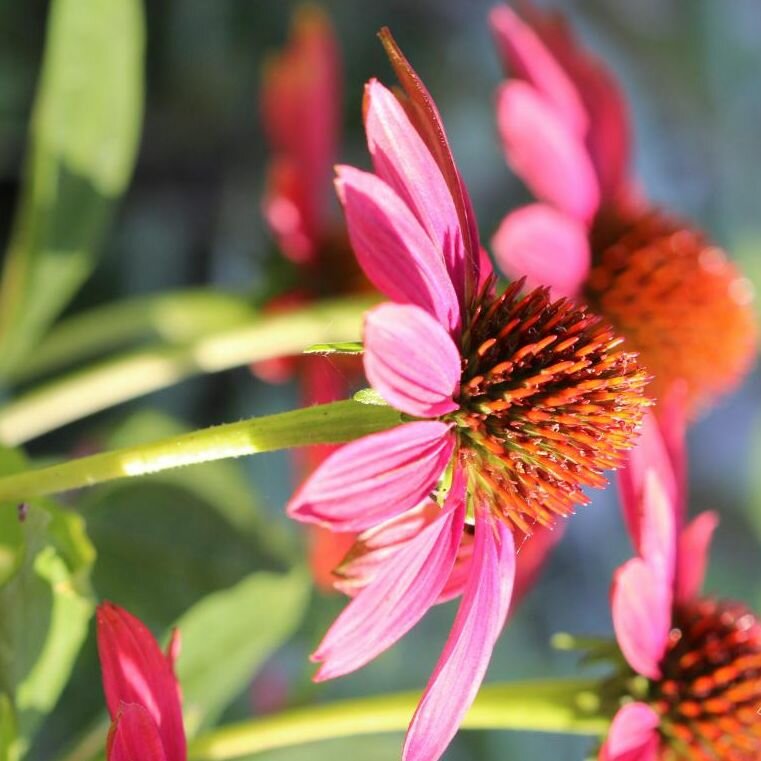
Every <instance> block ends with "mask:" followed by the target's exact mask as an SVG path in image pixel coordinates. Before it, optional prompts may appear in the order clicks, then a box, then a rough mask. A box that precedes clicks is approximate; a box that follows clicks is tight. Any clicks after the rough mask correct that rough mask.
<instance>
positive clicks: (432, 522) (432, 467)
mask: <svg viewBox="0 0 761 761" xmlns="http://www.w3.org/2000/svg"><path fill="white" fill-rule="evenodd" d="M381 38H382V40H383V42H384V45H385V47H386V50H387V52H388V53H389V57H390V59H391V62H392V65H393V66H394V68H395V70H396V73H397V75H398V77H399V79H400V81H401V84H402V87H403V89H404V95H400V96H399V97H397V96H396V95H394V94H393V93H392V92H391V91H390V90H388V89H387V88H386V87H384V86H383V85H382V84H380V83H379V82H378V81H376V80H371V81H370V82H369V83H368V85H367V87H366V91H365V104H364V109H363V112H364V118H365V130H366V133H367V141H368V147H369V150H370V154H371V156H372V160H373V167H374V172H372V173H370V172H364V171H361V170H359V169H355V168H353V167H349V166H340V167H338V169H337V175H338V177H337V181H336V185H337V190H338V195H339V198H340V200H341V202H342V204H343V207H344V211H345V214H346V220H347V225H348V230H349V237H350V240H351V243H352V246H353V249H354V252H355V254H356V256H357V259H358V260H359V263H360V265H361V266H362V268H363V270H364V271H365V273H366V275H367V277H368V278H369V280H370V281H371V282H372V283H373V284H374V285H375V286H376V287H377V288H378V289H379V290H380V291H381V292H382V293H384V294H385V295H386V296H387V297H388V298H389V299H390V302H387V303H384V304H382V305H380V306H378V307H376V308H374V309H372V310H371V311H370V312H369V313H368V314H367V315H366V319H365V325H364V367H365V373H366V375H367V378H368V380H369V381H370V383H371V385H372V387H373V388H374V389H375V390H376V391H377V392H378V393H379V394H380V395H381V396H382V397H383V398H384V399H385V401H386V402H388V403H389V404H390V405H392V406H394V407H395V408H397V409H398V410H400V411H401V412H402V413H404V414H405V415H406V416H408V422H405V423H403V424H401V425H399V426H398V427H395V428H392V429H390V430H387V431H384V432H381V433H377V434H373V435H370V436H365V437H364V438H361V439H358V440H356V441H354V442H352V443H350V444H347V445H345V446H343V447H342V448H341V449H339V450H338V451H336V452H335V453H333V454H332V455H331V456H330V457H328V459H327V460H326V461H325V462H324V463H323V464H322V465H321V466H320V467H319V468H317V470H316V471H315V472H314V473H313V474H312V476H311V477H310V478H309V479H308V480H307V481H306V483H305V484H304V485H303V486H302V488H301V489H300V490H299V491H298V492H297V493H296V495H295V496H294V497H293V499H292V500H291V502H290V504H289V506H288V512H289V514H290V515H291V516H292V517H294V518H295V519H297V520H300V521H305V522H309V523H315V524H318V525H324V526H328V527H331V528H332V529H334V530H338V531H356V532H363V538H362V540H361V541H362V542H363V543H364V545H365V547H366V548H368V549H372V552H371V553H369V554H368V553H364V552H363V551H362V548H359V551H358V553H357V555H356V556H355V557H352V558H351V559H350V561H349V567H348V569H344V571H346V577H347V585H348V586H349V587H350V588H353V589H354V590H355V592H356V596H355V597H354V599H353V600H352V601H351V602H350V603H349V605H348V606H347V607H346V609H345V610H344V611H343V612H342V613H341V615H340V616H339V617H338V619H337V620H336V621H335V623H334V624H333V626H332V627H331V628H330V630H329V632H328V633H327V635H326V636H325V638H324V639H323V641H322V643H321V644H320V646H319V647H318V649H317V651H316V652H315V653H314V656H313V658H314V660H315V661H317V662H319V663H320V664H321V666H320V669H319V671H318V673H317V676H316V678H317V679H318V680H324V679H329V678H333V677H337V676H341V675H343V674H347V673H349V672H351V671H354V670H355V669H358V668H360V667H361V666H363V665H365V664H366V663H368V662H369V661H371V660H372V659H373V658H375V657H376V656H377V655H379V654H380V653H381V652H383V651H384V650H386V649H387V648H388V647H390V646H391V645H392V644H393V643H394V642H396V641H397V640H398V639H399V638H400V637H402V636H403V635H404V634H405V633H406V632H407V631H409V630H410V629H411V628H412V627H413V626H414V625H415V624H416V623H417V622H418V621H419V620H420V619H421V618H422V616H423V615H424V614H425V612H426V611H427V610H428V609H429V608H430V607H431V606H432V605H434V604H436V603H437V602H440V601H443V600H446V599H451V598H453V597H461V602H460V606H459V609H458V611H457V614H456V617H455V621H454V624H453V626H452V630H451V632H450V634H449V638H448V640H447V642H446V644H445V646H444V650H443V652H442V654H441V657H440V658H439V661H438V663H437V665H436V667H435V669H434V672H433V675H432V677H431V679H430V681H429V682H428V685H427V687H426V690H425V693H424V695H423V697H422V699H421V701H420V704H419V705H418V707H417V710H416V712H415V715H414V717H413V719H412V722H411V725H410V728H409V731H408V733H407V737H406V740H405V745H404V751H403V757H404V759H406V760H407V761H410V760H414V761H418V760H420V761H422V760H423V759H425V760H426V761H430V760H431V759H436V758H438V757H439V756H440V755H441V753H442V752H443V751H444V749H445V748H446V746H447V744H448V743H449V741H450V740H451V738H452V736H453V735H454V733H455V732H456V730H457V727H458V725H459V722H460V720H461V718H462V716H463V715H464V713H465V712H466V710H467V709H468V707H469V706H470V704H471V702H472V701H473V699H474V698H475V695H476V693H477V691H478V688H479V685H480V683H481V681H482V679H483V677H484V673H485V671H486V667H487V665H488V661H489V658H490V655H491V651H492V649H493V647H494V645H495V642H496V640H497V637H498V635H499V633H500V631H501V629H502V626H503V624H504V621H505V618H506V616H507V613H508V609H509V606H510V601H511V596H512V590H513V583H514V577H515V556H516V541H515V537H514V533H517V534H518V535H522V534H530V533H531V532H532V530H533V527H534V526H536V525H542V526H552V525H553V524H554V523H555V521H556V520H557V519H558V517H560V516H566V515H569V514H570V513H572V512H573V509H574V506H575V505H577V504H583V503H585V502H586V501H587V497H586V496H585V495H584V493H583V491H582V488H583V487H584V486H596V487H601V486H603V485H604V484H605V479H604V478H603V476H602V471H604V470H607V469H610V468H616V467H618V466H619V465H620V464H621V463H622V459H623V455H624V452H625V451H626V450H627V449H628V448H629V447H630V446H631V444H632V443H633V439H634V437H635V434H636V431H637V429H638V427H639V424H640V421H641V418H642V414H643V410H644V409H645V407H646V406H647V404H648V401H647V400H646V399H645V398H644V397H643V389H644V386H645V384H646V382H647V375H646V373H645V372H644V371H643V370H642V369H641V368H640V367H639V366H638V364H637V362H636V360H635V357H634V356H633V355H632V354H629V353H627V352H624V351H621V350H620V349H619V348H618V345H619V343H620V341H619V339H617V338H616V337H615V336H614V335H613V332H612V330H611V328H610V327H609V326H608V325H607V324H606V323H604V322H603V321H602V320H601V319H600V318H599V317H595V316H592V315H589V314H588V313H587V312H586V311H585V309H584V308H583V307H579V306H576V305H574V304H573V303H571V302H570V301H568V300H566V299H560V300H559V301H554V302H553V301H552V300H551V299H550V298H549V294H548V291H547V289H542V288H539V289H536V290H534V291H531V292H529V293H527V294H526V295H523V296H522V295H521V294H520V290H521V283H515V284H513V285H511V286H510V287H509V288H508V289H507V290H506V291H505V292H504V293H501V294H496V293H495V291H494V283H495V278H494V277H493V276H492V275H491V274H490V273H489V271H488V264H487V263H486V260H485V258H482V252H481V247H480V244H479V241H478V235H477V232H476V224H475V218H474V216H473V212H472V208H471V204H470V201H469V198H468V194H467V191H466V189H465V186H464V184H463V182H462V179H461V177H460V174H459V172H458V170H457V168H456V166H455V164H454V160H453V158H452V154H451V152H450V149H449V144H448V142H447V138H446V134H445V132H444V128H443V126H442V123H441V119H440V116H439V113H438V110H437V109H436V106H435V104H434V102H433V100H432V99H431V97H430V95H429V94H428V91H427V90H426V88H425V86H424V85H423V83H422V81H421V80H420V79H419V77H418V76H417V74H416V73H415V72H414V70H413V69H412V68H411V66H410V65H409V63H408V62H407V60H406V59H405V58H404V56H403V55H402V53H401V51H400V50H399V49H398V47H397V46H396V44H395V43H394V41H393V39H392V38H391V35H390V33H388V31H387V30H384V31H383V32H382V33H381ZM386 550H387V551H386ZM363 559H364V560H365V561H366V562H364V564H363Z"/></svg>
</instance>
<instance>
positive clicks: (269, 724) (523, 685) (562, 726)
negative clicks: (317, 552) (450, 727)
mask: <svg viewBox="0 0 761 761" xmlns="http://www.w3.org/2000/svg"><path fill="white" fill-rule="evenodd" d="M597 689H598V685H597V683H596V682H593V681H582V680H536V681H525V682H511V683H504V684H491V685H485V686H484V687H482V688H481V691H480V693H479V695H478V697H477V698H476V700H475V702H474V703H473V706H472V708H471V709H470V711H469V713H468V714H467V715H466V717H465V719H464V721H463V723H462V726H463V727H464V728H466V729H512V730H527V731H538V732H553V733H566V734H579V735H591V736H597V735H602V734H603V733H604V732H605V730H606V729H607V726H608V720H607V719H605V718H603V717H601V716H600V715H599V714H598V711H597V708H598V706H597V700H596V697H595V692H596V690H597ZM419 698H420V695H419V694H418V693H416V692H406V693H399V694H393V695H382V696H374V697H369V698H359V699H357V698H353V699H351V700H342V701H337V702H334V703H327V704H324V705H319V706H310V707H308V708H297V709H294V710H290V711H286V712H284V713H280V714H278V715H275V716H265V717H263V718H258V719H253V720H250V721H245V722H241V723H237V724H232V725H230V726H227V727H224V728H222V729H217V730H215V731H213V732H210V733H208V734H206V735H203V736H201V737H199V738H198V739H197V740H195V741H194V742H191V744H190V748H189V758H190V761H227V760H228V759H237V758H244V757H247V756H249V755H251V754H254V753H261V752H263V751H267V750H273V749H276V748H285V747H290V746H293V745H301V744H303V743H309V742H314V741H317V740H328V739H336V738H341V737H350V736H354V735H365V734H375V733H378V732H402V731H404V730H405V729H406V727H407V724H408V723H409V719H410V715H411V714H412V712H413V711H414V709H415V705H416V704H417V702H418V700H419Z"/></svg>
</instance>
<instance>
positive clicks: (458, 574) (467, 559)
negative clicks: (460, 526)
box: [436, 532, 474, 603]
mask: <svg viewBox="0 0 761 761" xmlns="http://www.w3.org/2000/svg"><path fill="white" fill-rule="evenodd" d="M473 546H474V542H473V534H470V533H467V532H463V535H462V538H461V539H460V547H459V549H458V550H457V559H456V560H455V563H454V568H452V573H451V574H450V575H449V579H447V583H446V584H445V585H444V589H442V590H441V594H440V595H439V599H438V600H436V602H437V603H444V602H449V601H450V600H454V598H455V597H459V596H460V595H461V594H462V593H463V592H464V591H465V587H467V586H468V579H469V578H470V565H471V563H472V561H473Z"/></svg>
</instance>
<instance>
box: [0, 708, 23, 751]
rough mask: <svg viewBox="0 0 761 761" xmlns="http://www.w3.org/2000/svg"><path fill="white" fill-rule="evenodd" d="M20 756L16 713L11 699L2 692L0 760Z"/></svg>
mask: <svg viewBox="0 0 761 761" xmlns="http://www.w3.org/2000/svg"><path fill="white" fill-rule="evenodd" d="M18 758H19V747H18V734H17V732H16V715H15V712H14V710H13V705H12V704H11V699H10V698H9V697H8V696H7V695H5V694H0V761H17V760H18Z"/></svg>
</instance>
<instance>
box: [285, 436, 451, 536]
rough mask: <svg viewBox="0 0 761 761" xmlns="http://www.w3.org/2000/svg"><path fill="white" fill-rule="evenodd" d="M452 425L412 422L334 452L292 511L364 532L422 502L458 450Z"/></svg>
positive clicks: (299, 494) (300, 493) (297, 516)
mask: <svg viewBox="0 0 761 761" xmlns="http://www.w3.org/2000/svg"><path fill="white" fill-rule="evenodd" d="M454 443H455V442H454V437H453V435H452V433H451V431H450V426H449V425H447V424H445V423H440V422H438V421H421V422H414V423H406V424H404V425H400V426H397V427H396V428H392V429H391V430H388V431H382V432H381V433H374V434H371V435H369V436H364V437H362V438H361V439H357V440H356V441H352V442H351V443H349V444H346V445H345V446H343V447H341V448H340V449H339V450H338V451H336V452H334V453H333V454H332V455H330V456H329V457H328V458H327V459H326V460H325V462H323V463H322V465H320V466H319V467H318V468H317V470H316V471H315V472H314V473H313V474H312V475H311V476H310V477H309V478H308V479H307V481H306V482H305V483H304V485H303V486H302V487H301V488H300V489H299V490H298V492H296V494H295V495H294V497H293V498H292V499H291V501H290V502H289V504H288V507H287V511H288V514H289V515H290V516H291V517H292V518H295V519H296V520H299V521H303V522H305V523H318V524H322V525H325V526H328V527H331V528H333V530H335V531H364V530H365V529H368V528H371V527H372V526H375V525H377V524H379V523H382V522H383V521H385V520H388V519H389V518H393V517H394V516H395V515H399V514H400V513H403V512H405V511H407V510H409V509H410V508H412V507H414V506H415V505H417V504H418V503H420V502H422V501H423V500H424V499H425V498H426V497H427V496H428V495H429V494H430V493H431V491H432V490H433V489H434V487H435V486H436V482H437V481H438V479H439V477H440V476H441V474H442V472H443V471H444V468H445V467H446V465H447V463H448V462H449V460H450V458H451V456H452V451H453V449H454Z"/></svg>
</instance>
